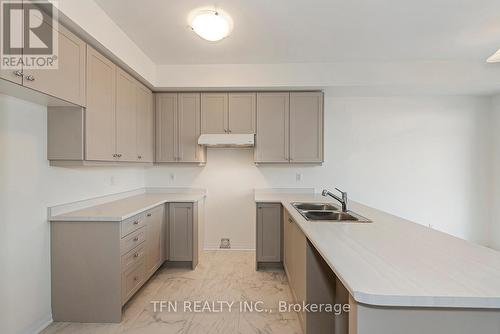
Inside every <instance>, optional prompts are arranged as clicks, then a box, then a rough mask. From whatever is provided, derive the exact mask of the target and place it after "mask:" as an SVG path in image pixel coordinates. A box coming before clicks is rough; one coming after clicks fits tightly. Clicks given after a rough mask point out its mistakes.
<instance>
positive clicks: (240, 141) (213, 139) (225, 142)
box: [198, 133, 255, 147]
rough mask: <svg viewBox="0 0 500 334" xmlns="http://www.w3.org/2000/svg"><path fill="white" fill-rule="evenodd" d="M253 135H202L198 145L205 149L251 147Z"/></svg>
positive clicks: (253, 140)
mask: <svg viewBox="0 0 500 334" xmlns="http://www.w3.org/2000/svg"><path fill="white" fill-rule="evenodd" d="M254 143H255V135H254V134H253V133H251V134H203V135H201V136H200V138H198V144H199V145H203V146H207V147H253V146H254Z"/></svg>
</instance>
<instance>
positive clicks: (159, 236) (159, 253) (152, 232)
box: [146, 205, 166, 276]
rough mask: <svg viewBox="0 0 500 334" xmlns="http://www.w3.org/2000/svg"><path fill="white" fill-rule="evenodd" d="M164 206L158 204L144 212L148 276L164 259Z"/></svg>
mask: <svg viewBox="0 0 500 334" xmlns="http://www.w3.org/2000/svg"><path fill="white" fill-rule="evenodd" d="M165 227H166V226H165V206H164V205H160V206H158V207H156V208H154V209H152V210H150V211H149V212H148V213H146V228H147V240H148V242H147V250H146V273H147V274H148V276H151V275H153V273H154V272H155V271H156V270H157V269H158V268H160V266H161V265H162V263H163V261H164V256H163V254H164V252H165V250H164V244H165V237H164V235H165V229H166V228H165Z"/></svg>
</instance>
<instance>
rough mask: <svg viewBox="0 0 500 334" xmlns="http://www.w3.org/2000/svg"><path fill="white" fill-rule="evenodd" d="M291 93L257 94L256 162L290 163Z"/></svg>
mask: <svg viewBox="0 0 500 334" xmlns="http://www.w3.org/2000/svg"><path fill="white" fill-rule="evenodd" d="M289 106H290V93H288V92H286V93H274V92H273V93H257V136H256V139H255V162H274V163H278V162H285V163H288V162H290V155H289V148H290V145H289V130H290V126H289V117H290V108H289Z"/></svg>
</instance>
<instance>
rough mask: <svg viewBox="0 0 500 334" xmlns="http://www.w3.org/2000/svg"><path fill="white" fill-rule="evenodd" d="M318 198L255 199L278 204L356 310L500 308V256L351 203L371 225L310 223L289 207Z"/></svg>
mask: <svg viewBox="0 0 500 334" xmlns="http://www.w3.org/2000/svg"><path fill="white" fill-rule="evenodd" d="M296 201H304V202H331V203H333V204H336V205H337V206H338V203H336V202H335V201H333V200H328V198H326V197H323V196H321V195H319V194H302V193H301V194H290V193H259V192H256V193H255V202H269V203H281V204H282V205H283V207H284V208H285V209H286V210H287V211H288V212H289V213H290V215H291V216H292V218H293V219H294V220H295V221H296V222H297V224H298V225H299V227H300V228H301V230H302V231H303V233H304V234H305V235H306V237H307V238H308V239H309V241H310V242H311V243H312V244H313V245H314V247H315V248H316V249H317V250H318V252H319V253H320V254H321V255H322V257H323V258H324V260H325V261H326V262H327V263H328V265H329V266H330V268H331V269H332V270H333V271H334V272H335V274H336V276H337V277H338V278H339V279H340V280H341V281H342V283H343V284H344V286H345V287H346V288H347V289H348V290H349V292H350V294H351V295H352V296H353V298H354V299H355V300H356V301H357V302H359V303H364V304H369V305H377V306H395V307H452V308H457V307H458V308H490V309H493V308H494V309H499V308H500V252H497V251H494V250H492V249H489V248H487V247H483V246H480V245H476V244H473V243H471V242H467V241H465V240H462V239H459V238H456V237H453V236H451V235H448V234H446V233H443V232H439V231H436V230H434V229H431V228H428V227H425V226H422V225H419V224H416V223H413V222H410V221H408V220H405V219H402V218H399V217H396V216H393V215H391V214H388V213H385V212H382V211H379V210H376V209H373V208H370V207H367V206H365V205H362V204H360V203H356V202H352V201H351V202H350V203H349V209H350V210H352V211H354V212H355V213H358V214H360V215H362V216H364V217H366V218H369V219H370V220H372V221H373V223H368V224H362V223H335V222H310V221H307V220H305V219H304V218H303V217H302V215H301V214H300V213H299V212H298V211H297V210H296V209H295V208H294V207H292V205H291V204H290V203H292V202H296Z"/></svg>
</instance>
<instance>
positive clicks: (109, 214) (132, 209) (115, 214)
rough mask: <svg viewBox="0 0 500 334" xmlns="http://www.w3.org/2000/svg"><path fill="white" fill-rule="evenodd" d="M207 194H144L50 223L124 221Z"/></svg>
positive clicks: (92, 208) (55, 219)
mask: <svg viewBox="0 0 500 334" xmlns="http://www.w3.org/2000/svg"><path fill="white" fill-rule="evenodd" d="M205 196H206V194H205V192H180V193H144V194H140V195H135V196H131V197H127V198H123V199H119V200H116V201H112V202H108V203H104V204H100V205H95V206H91V207H88V208H85V209H81V210H76V211H71V212H68V213H63V214H59V215H56V216H52V217H49V221H51V222H57V221H80V222H81V221H122V220H124V219H127V218H130V217H132V216H135V215H137V214H139V213H141V212H144V211H146V210H149V209H152V208H154V207H155V206H158V205H161V204H164V203H168V202H193V203H194V202H198V201H199V200H201V199H203V198H204V197H205Z"/></svg>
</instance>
